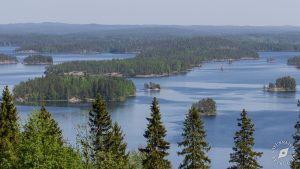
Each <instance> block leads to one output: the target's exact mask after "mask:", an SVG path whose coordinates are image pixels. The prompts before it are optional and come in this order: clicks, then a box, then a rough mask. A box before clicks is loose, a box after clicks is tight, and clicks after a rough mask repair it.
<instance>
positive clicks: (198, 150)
mask: <svg viewBox="0 0 300 169" xmlns="http://www.w3.org/2000/svg"><path fill="white" fill-rule="evenodd" d="M182 136H183V139H184V140H183V141H182V142H180V143H179V146H182V147H183V150H182V151H181V152H178V155H183V156H184V160H183V162H182V163H181V164H180V166H179V168H183V169H208V168H210V159H209V158H208V156H207V155H206V153H207V152H208V151H209V150H210V146H209V145H208V143H207V142H206V141H205V137H206V132H205V130H204V124H203V122H202V120H201V116H200V114H199V112H198V111H197V109H196V108H195V107H192V108H191V109H190V110H189V113H188V114H187V116H186V119H185V121H184V129H183V133H182Z"/></svg>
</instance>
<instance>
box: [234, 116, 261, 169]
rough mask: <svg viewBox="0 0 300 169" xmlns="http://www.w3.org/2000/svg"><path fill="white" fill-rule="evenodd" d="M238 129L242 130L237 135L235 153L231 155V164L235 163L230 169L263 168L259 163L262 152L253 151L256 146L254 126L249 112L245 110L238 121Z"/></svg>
mask: <svg viewBox="0 0 300 169" xmlns="http://www.w3.org/2000/svg"><path fill="white" fill-rule="evenodd" d="M238 127H240V130H239V131H237V132H236V133H235V137H234V143H235V146H234V147H233V148H232V149H233V153H231V154H230V161H229V162H230V163H233V166H232V167H229V169H259V168H262V167H261V166H260V165H259V163H258V162H257V158H259V157H261V156H262V153H261V152H255V151H253V146H254V144H255V143H254V137H253V134H254V131H255V129H254V125H253V124H252V121H251V119H250V118H249V117H247V112H246V111H245V110H243V112H242V113H241V118H240V119H238Z"/></svg>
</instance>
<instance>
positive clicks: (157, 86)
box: [144, 82, 160, 90]
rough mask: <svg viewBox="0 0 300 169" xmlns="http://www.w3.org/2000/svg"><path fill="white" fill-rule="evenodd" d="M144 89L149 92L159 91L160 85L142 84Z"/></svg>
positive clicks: (152, 83)
mask: <svg viewBox="0 0 300 169" xmlns="http://www.w3.org/2000/svg"><path fill="white" fill-rule="evenodd" d="M144 89H149V90H153V89H160V85H159V84H158V83H154V82H149V83H145V84H144Z"/></svg>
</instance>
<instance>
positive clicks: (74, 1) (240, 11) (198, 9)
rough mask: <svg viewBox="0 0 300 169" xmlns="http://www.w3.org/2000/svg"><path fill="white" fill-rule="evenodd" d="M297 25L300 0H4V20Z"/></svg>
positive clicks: (0, 1)
mask: <svg viewBox="0 0 300 169" xmlns="http://www.w3.org/2000/svg"><path fill="white" fill-rule="evenodd" d="M24 22H64V23H83V24H86V23H97V24H167V25H170V24H176V25H296V26H300V0H0V23H1V24H3V23H24Z"/></svg>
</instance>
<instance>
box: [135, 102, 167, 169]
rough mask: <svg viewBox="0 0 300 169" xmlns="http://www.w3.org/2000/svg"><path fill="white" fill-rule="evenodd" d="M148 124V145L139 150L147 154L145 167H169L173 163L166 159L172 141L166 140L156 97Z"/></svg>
mask: <svg viewBox="0 0 300 169" xmlns="http://www.w3.org/2000/svg"><path fill="white" fill-rule="evenodd" d="M147 120H148V122H149V123H148V125H147V130H146V131H145V134H144V137H145V138H146V139H147V146H146V147H145V148H140V149H139V150H140V151H141V152H142V153H143V154H144V155H145V159H144V160H143V168H144V169H168V168H171V163H170V161H168V160H167V159H166V157H167V156H168V154H169V153H168V152H167V150H168V149H169V148H170V143H169V142H167V141H166V140H165V137H166V133H167V131H166V129H165V127H164V125H163V123H162V121H161V113H160V110H159V106H158V101H157V99H156V98H155V97H154V98H153V101H152V106H151V118H147Z"/></svg>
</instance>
